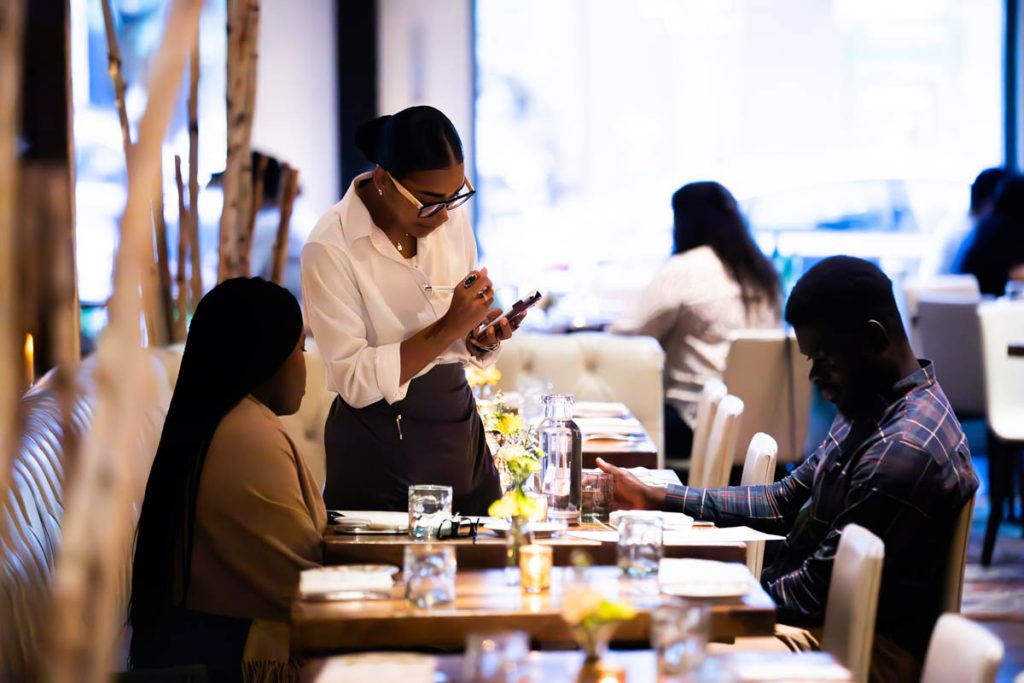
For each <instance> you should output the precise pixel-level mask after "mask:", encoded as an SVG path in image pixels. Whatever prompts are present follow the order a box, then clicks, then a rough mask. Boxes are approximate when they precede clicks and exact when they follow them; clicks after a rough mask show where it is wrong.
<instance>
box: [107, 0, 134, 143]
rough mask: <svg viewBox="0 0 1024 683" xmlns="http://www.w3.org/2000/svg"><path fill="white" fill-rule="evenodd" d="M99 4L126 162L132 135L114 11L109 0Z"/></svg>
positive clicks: (108, 66)
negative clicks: (101, 11)
mask: <svg viewBox="0 0 1024 683" xmlns="http://www.w3.org/2000/svg"><path fill="white" fill-rule="evenodd" d="M100 4H101V5H102V6H103V26H104V28H105V29H106V33H107V71H108V72H109V73H110V80H111V82H112V83H113V84H114V106H116V107H117V117H118V119H119V120H120V122H121V144H122V145H123V146H124V159H125V162H126V163H127V161H128V150H130V149H131V147H132V135H131V129H130V127H129V125H128V109H127V106H126V105H125V91H126V90H127V87H126V85H125V82H124V74H123V73H122V72H121V49H120V48H119V47H118V45H117V28H116V27H115V25H114V12H113V10H112V9H111V7H110V0H103V1H102V2H101V3H100Z"/></svg>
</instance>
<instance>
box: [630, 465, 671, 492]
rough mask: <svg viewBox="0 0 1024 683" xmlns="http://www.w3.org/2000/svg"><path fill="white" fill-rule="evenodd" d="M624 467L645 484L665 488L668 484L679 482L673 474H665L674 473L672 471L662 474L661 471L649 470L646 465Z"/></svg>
mask: <svg viewBox="0 0 1024 683" xmlns="http://www.w3.org/2000/svg"><path fill="white" fill-rule="evenodd" d="M624 469H625V470H626V471H627V472H630V473H632V474H633V475H635V476H636V478H637V479H639V480H640V481H641V482H643V483H644V484H647V485H648V486H657V487H658V488H662V489H663V488H665V487H666V486H668V485H669V484H676V483H678V482H677V481H676V479H674V478H672V477H671V476H668V477H666V476H665V474H667V475H671V474H672V473H671V472H666V473H665V474H661V473H659V472H656V471H652V470H649V469H647V468H646V467H642V466H638V467H626V468H624Z"/></svg>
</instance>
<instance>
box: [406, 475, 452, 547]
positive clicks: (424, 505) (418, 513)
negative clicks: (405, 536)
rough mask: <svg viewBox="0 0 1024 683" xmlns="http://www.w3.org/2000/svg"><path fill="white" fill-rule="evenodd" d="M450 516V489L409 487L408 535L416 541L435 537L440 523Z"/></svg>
mask: <svg viewBox="0 0 1024 683" xmlns="http://www.w3.org/2000/svg"><path fill="white" fill-rule="evenodd" d="M451 516H452V487H451V486H435V485H433V484H415V485H413V486H410V487H409V535H410V536H412V537H413V538H415V539H417V540H421V541H422V540H430V539H432V538H436V537H437V530H438V528H439V527H440V526H441V522H442V521H444V520H446V519H448V518H449V517H451Z"/></svg>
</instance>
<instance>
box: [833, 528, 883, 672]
mask: <svg viewBox="0 0 1024 683" xmlns="http://www.w3.org/2000/svg"><path fill="white" fill-rule="evenodd" d="M884 558H885V546H884V544H883V543H882V539H880V538H878V536H875V535H874V534H873V533H871V532H870V531H868V530H867V529H865V528H864V527H862V526H858V525H856V524H847V525H846V526H845V527H844V528H843V532H842V538H840V540H839V550H838V551H837V552H836V557H835V561H834V562H833V563H832V582H831V584H830V585H829V589H828V603H827V606H826V608H825V625H824V627H823V628H822V634H821V647H822V649H823V650H825V651H827V652H830V653H831V654H832V655H833V656H834V657H835V658H836V659H838V660H839V662H840V663H842V665H843V666H845V667H846V668H847V669H849V670H850V672H851V673H852V674H853V677H854V680H856V681H860V682H861V683H864V682H865V681H867V680H868V671H869V669H870V666H871V646H872V644H873V642H874V638H875V614H876V612H877V609H878V589H879V587H880V586H881V583H882V562H883V560H884Z"/></svg>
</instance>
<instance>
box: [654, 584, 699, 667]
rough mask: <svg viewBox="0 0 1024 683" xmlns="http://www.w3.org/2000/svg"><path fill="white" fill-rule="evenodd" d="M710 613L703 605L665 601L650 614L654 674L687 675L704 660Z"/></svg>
mask: <svg viewBox="0 0 1024 683" xmlns="http://www.w3.org/2000/svg"><path fill="white" fill-rule="evenodd" d="M710 623H711V611H710V607H709V605H708V604H707V603H706V602H701V601H690V600H682V599H678V598H674V599H668V600H666V601H665V602H664V603H662V604H661V605H659V606H658V607H657V608H656V609H655V610H654V611H653V612H651V649H653V650H654V652H655V654H657V657H658V673H659V674H661V675H663V676H679V675H687V674H689V673H691V672H692V671H694V670H695V669H697V667H699V666H700V665H701V663H702V662H703V661H704V654H705V650H706V648H707V644H708V634H709V632H710Z"/></svg>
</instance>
